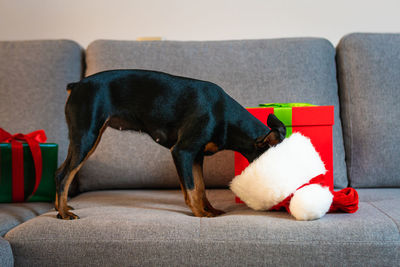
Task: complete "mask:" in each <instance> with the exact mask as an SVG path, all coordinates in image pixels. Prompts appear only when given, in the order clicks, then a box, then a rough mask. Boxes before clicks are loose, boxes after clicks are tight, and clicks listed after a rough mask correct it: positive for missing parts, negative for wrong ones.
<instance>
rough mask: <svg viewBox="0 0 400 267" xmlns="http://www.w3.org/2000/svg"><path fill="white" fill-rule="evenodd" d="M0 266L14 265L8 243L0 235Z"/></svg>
mask: <svg viewBox="0 0 400 267" xmlns="http://www.w3.org/2000/svg"><path fill="white" fill-rule="evenodd" d="M0 266H3V267H11V266H14V257H13V253H12V250H11V246H10V243H9V242H8V241H7V240H5V239H4V238H2V237H0Z"/></svg>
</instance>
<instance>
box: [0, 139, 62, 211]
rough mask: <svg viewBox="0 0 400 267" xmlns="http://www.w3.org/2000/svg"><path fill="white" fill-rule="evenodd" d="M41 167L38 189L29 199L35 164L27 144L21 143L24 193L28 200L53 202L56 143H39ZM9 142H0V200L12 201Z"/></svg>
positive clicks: (56, 154)
mask: <svg viewBox="0 0 400 267" xmlns="http://www.w3.org/2000/svg"><path fill="white" fill-rule="evenodd" d="M40 150H41V152H42V159H43V164H42V166H43V168H42V177H41V181H40V184H39V187H38V189H37V190H36V192H35V194H34V195H33V196H31V197H30V198H29V199H26V198H27V197H28V196H30V195H31V194H32V191H33V189H34V186H35V181H36V180H35V179H36V177H35V165H34V163H33V158H32V154H31V150H30V148H29V146H28V144H26V143H24V144H23V155H24V163H23V164H24V166H23V168H24V195H25V201H28V202H53V201H54V198H55V179H54V174H55V171H56V169H57V158H58V145H57V144H52V143H41V144H40ZM11 155H12V154H11V144H10V143H0V202H3V203H4V202H7V203H10V202H13V201H12V168H11V166H12V160H11ZM21 167H22V166H21Z"/></svg>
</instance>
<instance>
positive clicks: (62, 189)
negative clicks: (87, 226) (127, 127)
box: [55, 120, 108, 220]
mask: <svg viewBox="0 0 400 267" xmlns="http://www.w3.org/2000/svg"><path fill="white" fill-rule="evenodd" d="M103 121H104V120H103ZM107 124H108V120H105V121H104V122H103V123H102V126H100V127H93V128H91V129H90V130H89V131H86V132H84V133H83V134H81V133H82V132H77V131H73V130H72V129H71V127H70V129H69V130H70V144H69V148H68V155H67V158H66V160H65V161H64V163H63V164H62V165H61V166H60V168H59V169H58V170H57V171H56V177H55V180H56V202H55V207H56V209H57V210H58V214H57V218H59V219H65V220H73V219H78V218H79V217H78V216H77V215H75V214H74V213H72V212H70V211H69V210H70V207H69V206H68V205H67V200H68V190H69V186H70V184H71V183H72V181H73V179H74V177H75V175H76V173H77V172H78V171H79V170H80V168H81V167H82V166H83V164H84V163H85V161H86V160H87V159H88V158H89V157H90V155H91V154H92V153H93V152H94V150H95V149H96V147H97V145H98V143H99V142H100V139H101V135H102V134H103V132H104V130H105V129H106V128H107ZM99 125H100V124H99ZM69 126H70V125H69Z"/></svg>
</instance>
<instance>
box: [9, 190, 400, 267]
mask: <svg viewBox="0 0 400 267" xmlns="http://www.w3.org/2000/svg"><path fill="white" fill-rule="evenodd" d="M399 193H400V189H397V192H395V193H394V194H397V197H394V198H392V199H390V201H393V203H397V205H400V197H399ZM207 194H208V197H209V200H210V202H211V203H213V204H214V206H215V207H216V208H218V209H223V210H225V211H226V214H224V215H223V216H220V217H216V218H197V217H194V216H193V215H192V213H191V211H190V210H189V209H188V208H187V206H186V205H185V203H184V200H183V195H182V193H181V192H180V191H178V190H158V191H157V190H149V191H147V190H124V191H93V192H88V193H84V194H81V195H79V196H77V197H75V198H73V199H72V200H71V201H70V202H69V204H70V205H72V206H73V207H74V208H75V209H76V210H75V211H74V212H75V213H76V214H78V215H79V216H80V217H81V219H79V220H72V221H62V220H58V219H56V217H55V216H56V212H48V213H46V214H43V215H41V216H38V217H36V218H34V219H32V220H29V221H27V222H25V223H23V224H21V225H19V226H18V227H16V228H14V229H13V230H11V231H10V232H8V234H7V235H6V239H7V240H9V242H10V243H11V245H12V248H13V252H14V255H15V259H16V265H52V264H58V265H67V264H68V265H71V264H76V265H100V264H103V265H134V266H135V265H161V266H164V265H165V266H170V265H178V264H179V265H217V266H232V265H260V264H264V265H266V264H275V265H278V264H279V265H282V264H283V265H293V264H295V265H301V264H303V265H306V264H307V265H322V264H324V265H334V264H335V265H342V264H341V263H346V264H347V265H353V264H357V265H362V264H369V265H379V266H384V265H393V264H394V263H398V260H400V259H399V251H400V240H399V229H398V227H397V225H396V222H395V221H396V220H397V223H398V220H399V218H398V217H397V219H396V218H394V217H390V215H388V214H387V213H386V212H383V211H382V210H381V209H380V208H378V207H377V206H378V205H376V204H374V202H371V203H370V202H369V201H365V202H364V201H363V202H361V203H360V209H359V211H358V212H357V213H355V214H327V215H326V216H324V217H323V218H322V219H320V220H316V221H296V220H294V219H293V217H291V216H290V215H289V214H287V213H286V212H256V211H253V210H251V209H249V208H247V207H246V206H245V205H244V204H236V203H235V201H234V195H233V194H232V193H231V192H230V191H229V190H223V189H221V190H209V191H208V192H207ZM378 201H381V202H382V201H385V199H384V198H383V199H379V200H378Z"/></svg>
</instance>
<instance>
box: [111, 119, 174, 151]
mask: <svg viewBox="0 0 400 267" xmlns="http://www.w3.org/2000/svg"><path fill="white" fill-rule="evenodd" d="M108 126H109V127H111V128H114V129H117V130H120V131H125V130H132V131H137V132H140V133H147V134H148V135H150V137H151V138H152V139H153V140H154V141H155V142H156V143H158V144H160V145H162V146H164V147H166V148H171V147H172V146H173V145H174V144H175V143H176V141H177V136H178V135H177V130H176V129H164V128H156V129H147V127H145V125H143V123H141V122H139V121H134V120H126V119H123V118H121V117H117V116H113V117H111V118H110V119H109V121H108Z"/></svg>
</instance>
